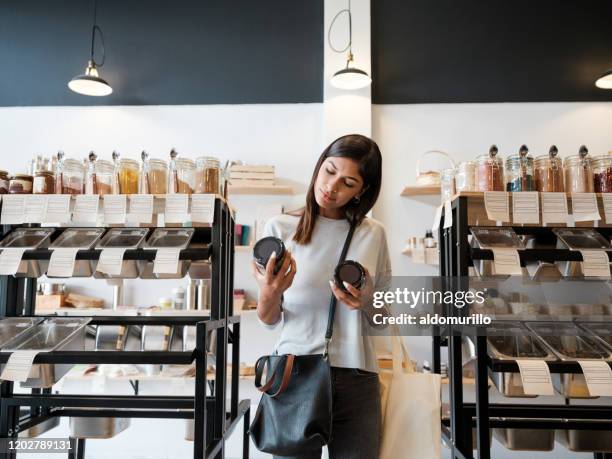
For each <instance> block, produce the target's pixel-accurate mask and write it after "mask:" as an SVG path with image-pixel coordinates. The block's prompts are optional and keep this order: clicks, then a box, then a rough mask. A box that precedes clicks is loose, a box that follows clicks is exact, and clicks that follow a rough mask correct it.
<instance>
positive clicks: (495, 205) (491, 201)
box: [484, 191, 510, 222]
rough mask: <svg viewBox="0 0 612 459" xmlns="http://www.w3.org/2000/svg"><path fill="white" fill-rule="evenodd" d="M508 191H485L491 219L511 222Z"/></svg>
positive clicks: (488, 215) (486, 204)
mask: <svg viewBox="0 0 612 459" xmlns="http://www.w3.org/2000/svg"><path fill="white" fill-rule="evenodd" d="M508 196H509V195H508V193H507V192H505V191H485V192H484V202H485V209H486V211H487V218H488V219H489V220H495V221H502V222H509V221H510V205H509V204H508Z"/></svg>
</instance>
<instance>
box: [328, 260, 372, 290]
mask: <svg viewBox="0 0 612 459" xmlns="http://www.w3.org/2000/svg"><path fill="white" fill-rule="evenodd" d="M365 278H366V273H365V268H364V267H363V266H361V264H360V263H358V262H357V261H354V260H345V261H343V262H342V263H340V264H338V266H336V269H335V270H334V280H335V282H336V285H337V286H338V287H339V288H340V289H341V290H343V291H345V292H348V290H347V289H346V287H345V286H344V282H346V283H348V284H350V285H352V286H353V287H355V288H356V289H360V288H361V287H363V286H364V284H365Z"/></svg>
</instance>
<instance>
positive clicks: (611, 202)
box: [601, 193, 612, 225]
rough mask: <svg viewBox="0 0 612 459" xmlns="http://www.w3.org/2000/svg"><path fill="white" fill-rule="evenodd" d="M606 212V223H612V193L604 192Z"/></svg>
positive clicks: (602, 196) (602, 195) (603, 198)
mask: <svg viewBox="0 0 612 459" xmlns="http://www.w3.org/2000/svg"><path fill="white" fill-rule="evenodd" d="M601 198H602V200H603V207H604V214H605V215H606V224H608V225H610V224H612V193H602V194H601Z"/></svg>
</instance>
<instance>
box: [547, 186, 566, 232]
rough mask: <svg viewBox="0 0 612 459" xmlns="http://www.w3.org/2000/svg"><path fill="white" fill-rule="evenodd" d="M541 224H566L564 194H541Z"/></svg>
mask: <svg viewBox="0 0 612 459" xmlns="http://www.w3.org/2000/svg"><path fill="white" fill-rule="evenodd" d="M542 223H545V224H546V223H567V196H566V194H565V193H549V192H546V193H542Z"/></svg>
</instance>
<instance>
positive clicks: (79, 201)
mask: <svg viewBox="0 0 612 459" xmlns="http://www.w3.org/2000/svg"><path fill="white" fill-rule="evenodd" d="M99 202H100V197H99V196H98V195H97V194H79V195H77V196H76V202H75V204H74V212H73V214H72V220H73V221H75V222H82V223H96V220H97V218H98V204H99Z"/></svg>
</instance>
